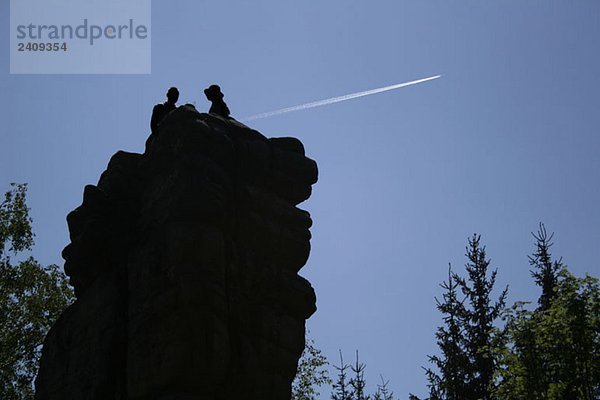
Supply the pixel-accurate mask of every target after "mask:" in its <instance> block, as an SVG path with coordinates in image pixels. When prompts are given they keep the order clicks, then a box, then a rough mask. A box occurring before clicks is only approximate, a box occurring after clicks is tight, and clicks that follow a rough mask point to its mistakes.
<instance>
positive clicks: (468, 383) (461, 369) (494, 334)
mask: <svg viewBox="0 0 600 400" xmlns="http://www.w3.org/2000/svg"><path fill="white" fill-rule="evenodd" d="M466 257H467V259H468V262H467V264H466V265H465V269H466V272H467V277H466V278H463V277H461V276H460V275H458V274H456V273H454V272H452V269H451V268H450V269H449V271H448V280H447V281H446V282H443V283H442V284H441V287H442V289H444V294H443V298H442V300H441V301H440V300H438V299H436V303H437V309H438V310H439V311H440V312H441V313H442V316H443V321H444V325H442V326H440V327H439V328H438V331H437V333H436V339H437V345H438V347H439V349H440V355H433V356H430V357H429V361H430V362H431V363H432V364H433V366H434V367H435V369H432V368H427V369H425V371H426V375H427V380H428V382H429V383H428V387H429V399H430V400H459V399H460V400H479V399H483V400H488V399H491V398H492V393H493V391H494V387H495V371H496V366H497V364H498V360H499V358H500V355H501V354H502V349H503V339H502V335H501V332H500V330H499V329H498V328H497V327H496V326H495V321H496V320H497V319H498V318H499V317H500V315H501V313H502V311H503V309H504V304H505V300H506V295H507V290H508V289H504V290H503V291H502V292H501V294H500V296H499V298H498V300H496V301H495V302H493V301H492V299H491V294H492V291H493V289H494V285H495V283H496V274H497V271H496V270H494V271H492V272H491V273H490V272H489V267H490V260H488V259H487V258H486V253H485V247H483V246H481V244H480V236H478V235H473V237H471V238H469V243H468V246H467V253H466ZM410 396H411V397H410V398H411V399H417V397H416V396H415V395H413V394H411V395H410Z"/></svg>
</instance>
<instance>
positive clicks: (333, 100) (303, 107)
mask: <svg viewBox="0 0 600 400" xmlns="http://www.w3.org/2000/svg"><path fill="white" fill-rule="evenodd" d="M439 77H441V75H436V76H430V77H429V78H423V79H417V80H416V81H410V82H404V83H397V84H395V85H390V86H385V87H381V88H378V89H371V90H365V91H364V92H356V93H350V94H346V95H343V96H338V97H332V98H330V99H325V100H318V101H313V102H311V103H305V104H300V105H298V106H293V107H287V108H282V109H280V110H275V111H269V112H264V113H261V114H256V115H253V116H251V117H247V118H244V119H243V120H242V121H243V122H246V121H253V120H255V119H260V118H267V117H272V116H274V115H279V114H285V113H289V112H292V111H300V110H306V109H307V108H314V107H321V106H325V105H328V104H333V103H339V102H340V101H346V100H351V99H356V98H357V97H363V96H369V95H372V94H376V93H381V92H387V91H388V90H394V89H399V88H402V87H405V86H411V85H416V84H418V83H423V82H427V81H431V80H434V79H437V78H439Z"/></svg>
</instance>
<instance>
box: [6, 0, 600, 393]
mask: <svg viewBox="0 0 600 400" xmlns="http://www.w3.org/2000/svg"><path fill="white" fill-rule="evenodd" d="M8 11H9V7H8V1H6V0H5V1H3V2H2V3H1V4H0V25H1V26H2V28H3V31H2V32H3V33H2V36H1V40H0V52H1V53H2V54H5V55H6V57H3V58H2V61H1V62H0V91H1V93H2V94H3V96H2V97H1V98H0V119H1V120H2V123H1V125H2V129H1V131H0V178H1V179H0V185H1V188H2V190H3V191H6V190H8V187H9V186H8V183H9V182H28V183H29V204H30V206H31V208H32V216H33V219H34V228H35V232H36V235H37V236H36V247H35V250H34V253H33V254H34V256H35V257H37V258H38V259H39V260H40V261H42V262H43V263H58V264H61V263H62V260H61V258H60V251H61V250H62V248H63V247H64V246H65V245H66V244H67V243H68V234H67V229H66V222H65V216H66V214H67V213H68V212H69V211H70V210H72V209H73V208H75V207H76V206H78V205H79V204H80V202H81V198H82V193H83V187H84V185H86V184H90V183H92V184H94V183H96V182H97V180H98V178H99V176H100V173H101V172H102V171H103V170H104V169H105V167H106V164H107V163H108V160H109V158H110V156H111V155H112V154H113V153H115V152H116V151H117V150H120V149H123V150H127V151H136V152H140V151H142V150H143V146H144V141H145V140H146V137H147V136H148V134H149V118H150V112H151V109H152V106H153V105H154V104H155V103H157V102H160V101H163V97H164V93H165V91H166V89H167V88H168V87H169V86H172V85H175V86H178V87H179V89H180V91H181V102H182V103H184V102H194V103H195V104H196V106H197V108H198V109H200V110H207V109H208V107H209V104H208V103H207V101H206V100H205V98H204V95H203V93H202V89H203V88H205V87H207V86H208V85H209V84H211V83H218V84H220V85H221V87H222V89H223V92H224V93H225V96H226V98H225V100H226V101H227V103H228V105H229V108H230V109H231V110H232V114H233V116H234V117H239V118H243V117H246V116H249V115H253V114H257V113H260V112H264V111H271V110H274V109H278V108H282V107H287V106H293V105H296V104H301V103H305V102H309V101H313V100H319V99H323V98H327V97H333V96H338V95H343V94H347V93H351V92H356V91H361V90H367V89H372V88H377V87H381V86H386V85H390V84H394V83H399V82H404V81H409V80H414V79H419V78H424V77H428V76H432V75H437V74H443V77H442V78H441V79H438V80H435V81H432V82H427V83H424V84H422V85H417V86H412V87H408V88H403V89H399V90H396V91H391V92H386V93H382V94H378V95H374V96H369V97H364V98H361V99H356V100H352V101H348V102H344V103H338V104H334V105H331V106H327V107H322V108H315V109H311V110H306V111H300V112H296V113H290V114H285V115H281V116H276V117H272V118H268V119H262V120H256V121H253V122H252V123H251V126H252V127H254V128H256V129H258V130H260V131H261V132H262V133H264V134H265V135H267V136H295V137H298V138H300V139H301V140H302V141H303V142H304V144H305V146H306V150H307V154H308V155H309V156H310V157H311V158H314V159H315V160H316V161H317V162H318V164H319V168H320V180H319V182H318V183H317V185H316V186H315V187H314V191H313V192H314V194H313V197H312V198H311V199H310V200H308V201H307V202H305V203H304V204H303V205H302V206H301V207H303V208H305V209H307V210H308V211H310V212H311V214H312V216H313V219H314V227H313V229H312V231H313V239H312V248H313V250H312V253H311V257H310V260H309V262H308V264H307V266H306V267H305V268H304V269H303V270H302V274H303V275H304V276H306V277H307V278H308V279H309V280H310V281H311V282H312V284H313V286H314V287H315V289H316V291H317V296H318V308H319V310H318V311H317V313H316V314H315V315H314V316H313V317H312V318H311V319H310V320H309V322H308V326H309V328H310V330H311V332H312V336H313V338H314V339H315V340H316V342H317V346H319V347H320V348H321V349H322V350H323V351H324V352H325V354H326V355H327V356H328V357H329V359H330V360H331V361H333V362H336V361H337V351H338V349H342V350H343V351H344V352H345V354H346V358H347V359H351V358H352V356H353V353H354V350H355V349H358V350H359V351H360V354H361V358H362V360H363V361H364V362H366V363H367V378H368V379H369V382H370V386H371V387H374V385H375V383H376V381H377V380H378V379H379V378H378V376H379V374H383V375H384V376H385V378H386V379H389V380H390V381H391V382H390V385H391V387H392V389H393V390H394V392H395V393H396V394H397V395H398V397H400V398H406V397H407V394H408V392H409V391H411V392H413V393H416V394H424V393H425V383H426V382H425V378H424V374H423V371H422V370H421V366H423V365H426V363H427V354H432V353H434V352H435V351H436V347H435V339H434V332H435V328H436V326H437V325H439V324H440V316H439V314H438V313H437V312H436V311H435V300H434V296H436V295H437V296H439V295H440V293H441V292H440V288H439V286H438V283H439V282H440V281H442V280H443V279H444V278H445V277H446V274H447V267H448V263H449V262H451V263H452V264H453V266H454V268H455V269H456V270H459V271H461V270H462V266H463V264H464V262H465V258H464V252H465V251H464V250H465V245H466V243H467V237H469V236H470V235H472V234H473V233H474V232H478V233H481V234H482V240H483V242H484V243H485V244H486V245H487V250H488V255H489V256H490V257H491V258H492V265H493V266H495V267H497V268H498V271H499V272H498V285H499V286H503V285H506V284H509V285H510V289H509V302H510V303H512V302H513V301H515V300H535V299H536V298H537V295H538V291H537V289H536V288H535V287H534V286H533V283H532V280H531V278H530V276H529V272H528V270H529V266H528V263H527V254H529V253H531V251H532V250H533V246H532V244H533V241H532V237H531V234H530V232H531V231H534V230H536V229H537V225H538V223H539V222H540V221H543V222H544V223H545V224H546V226H547V228H548V230H550V231H555V232H556V235H555V242H556V245H555V246H554V247H553V250H554V254H555V255H557V256H562V257H563V260H564V261H565V262H566V263H567V264H568V265H569V266H570V268H571V270H572V271H573V272H574V273H576V274H577V275H583V274H585V273H586V272H588V273H590V274H592V275H595V276H599V275H600V267H599V266H598V263H597V260H598V259H600V246H599V245H600V229H599V227H600V211H599V210H600V207H599V206H598V205H599V204H600V189H599V185H598V171H600V157H598V154H599V153H600V138H599V133H600V130H599V128H600V112H599V106H600V77H599V76H598V71H600V53H599V52H598V40H599V39H598V38H600V3H599V2H597V1H579V2H567V1H563V2H548V1H527V2H522V1H501V2H491V1H486V2H476V1H462V2H457V1H455V2H442V1H435V2H432V1H408V2H407V1H397V0H395V1H372V2H366V1H352V0H331V1H320V2H317V1H302V2H297V1H294V2H293V1H281V0H279V1H275V0H273V1H260V0H258V1H254V2H242V1H237V2H224V1H222V2H217V1H211V2H208V1H197V0H180V1H172V2H167V1H162V2H159V1H153V3H152V29H151V35H152V74H150V75H36V76H34V75H9V73H8V72H9V63H8V51H9V49H8V47H9V38H8V25H9V19H8V14H9V13H8ZM109 61H110V60H109ZM323 398H325V396H323Z"/></svg>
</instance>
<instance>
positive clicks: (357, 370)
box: [350, 350, 370, 400]
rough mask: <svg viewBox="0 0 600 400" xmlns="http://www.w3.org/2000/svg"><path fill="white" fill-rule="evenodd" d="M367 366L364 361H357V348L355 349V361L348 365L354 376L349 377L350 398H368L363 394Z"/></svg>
mask: <svg viewBox="0 0 600 400" xmlns="http://www.w3.org/2000/svg"><path fill="white" fill-rule="evenodd" d="M366 367H367V366H366V365H365V364H364V363H361V362H359V361H358V350H357V351H356V362H355V363H354V365H353V366H351V367H350V369H351V371H352V372H353V373H354V377H353V378H351V379H350V387H351V388H352V399H353V400H369V398H370V396H369V395H367V394H365V386H367V383H366V381H365V368H366Z"/></svg>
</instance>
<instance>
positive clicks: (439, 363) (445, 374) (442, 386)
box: [425, 267, 470, 400]
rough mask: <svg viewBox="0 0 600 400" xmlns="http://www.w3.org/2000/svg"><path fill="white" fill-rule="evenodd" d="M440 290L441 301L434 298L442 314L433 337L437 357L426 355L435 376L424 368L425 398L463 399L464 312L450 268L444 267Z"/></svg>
mask: <svg viewBox="0 0 600 400" xmlns="http://www.w3.org/2000/svg"><path fill="white" fill-rule="evenodd" d="M440 286H441V287H442V289H444V291H445V292H444V294H443V295H442V301H440V300H438V299H437V298H436V299H435V301H436V303H437V309H438V310H439V311H440V312H441V313H442V315H443V321H444V325H442V326H440V327H439V328H438V330H437V332H436V334H435V336H436V339H437V345H438V347H439V349H440V352H441V354H440V355H439V356H437V355H433V356H429V361H430V362H431V363H432V364H433V365H434V366H435V367H436V369H437V371H439V374H438V373H436V372H435V371H434V370H433V369H431V368H427V369H426V370H425V371H426V374H427V380H428V382H429V383H428V387H429V399H431V400H436V399H448V400H458V399H463V398H465V397H464V396H465V395H466V393H467V388H466V386H465V376H466V374H467V373H468V372H469V371H470V368H469V358H468V354H467V352H466V350H465V348H466V343H465V338H464V336H463V334H464V327H463V326H464V323H463V322H464V321H463V316H464V315H465V309H464V305H463V303H462V301H460V300H459V298H458V292H457V289H458V288H459V284H458V282H457V280H456V277H455V275H454V273H453V272H452V267H449V268H448V281H445V282H442V284H440Z"/></svg>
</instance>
